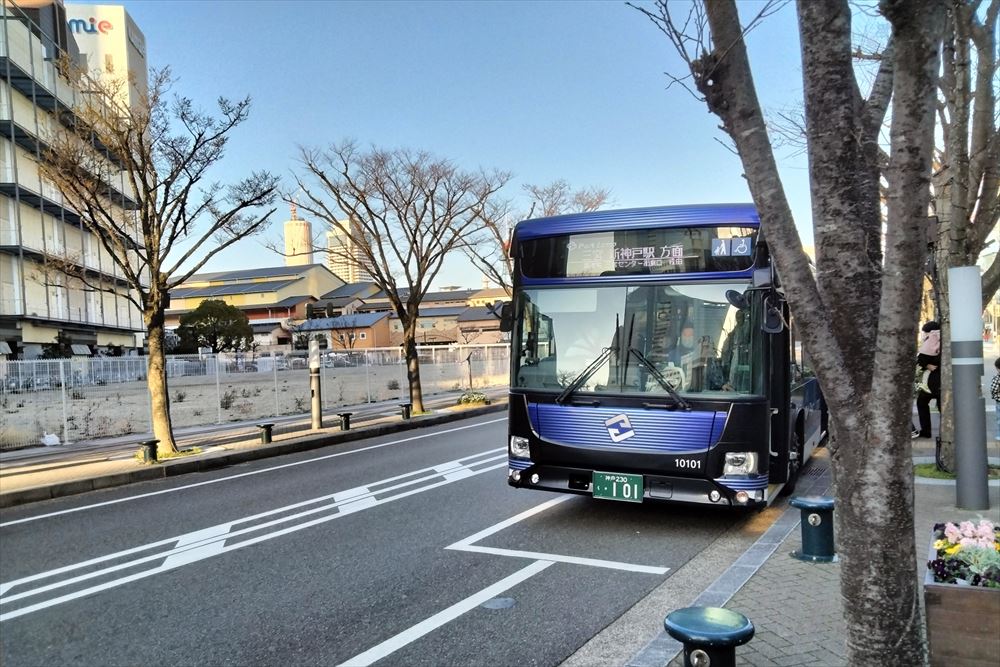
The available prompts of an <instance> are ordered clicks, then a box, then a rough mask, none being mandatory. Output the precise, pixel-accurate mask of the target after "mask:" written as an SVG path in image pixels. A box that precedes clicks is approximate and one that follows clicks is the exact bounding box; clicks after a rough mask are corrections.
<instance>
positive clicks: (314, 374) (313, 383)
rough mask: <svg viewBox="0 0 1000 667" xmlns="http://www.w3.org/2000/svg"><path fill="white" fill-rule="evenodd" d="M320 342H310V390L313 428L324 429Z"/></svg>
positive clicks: (314, 340)
mask: <svg viewBox="0 0 1000 667" xmlns="http://www.w3.org/2000/svg"><path fill="white" fill-rule="evenodd" d="M319 371H320V361H319V341H318V340H316V339H315V338H311V339H310V340H309V389H310V393H311V395H312V428H313V430H314V431H315V430H318V429H321V428H323V388H322V386H321V384H320V373H319Z"/></svg>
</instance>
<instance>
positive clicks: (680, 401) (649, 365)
mask: <svg viewBox="0 0 1000 667" xmlns="http://www.w3.org/2000/svg"><path fill="white" fill-rule="evenodd" d="M628 353H629V355H630V356H631V355H635V358H636V359H638V360H639V363H640V364H642V365H643V366H645V367H646V370H647V371H649V374H650V375H652V376H653V378H654V379H655V380H656V381H657V382H658V383H659V385H660V386H661V387H663V388H664V389H665V390H666V391H667V393H668V394H670V398H672V399H674V400H675V401H677V405H679V406H681V407H682V408H684V409H685V410H690V409H691V404H690V403H688V402H687V401H685V400H684V397H683V396H681V395H680V394H679V393H677V390H676V389H674V386H673V385H672V384H670V382H669V381H668V380H667V378H665V377H663V373H661V372H660V370H659V369H658V368H657V367H656V366H654V365H653V362H651V361H650V360H649V359H647V358H646V355H644V354H643V353H642V352H640V351H639V350H637V349H635V348H634V347H629V348H628Z"/></svg>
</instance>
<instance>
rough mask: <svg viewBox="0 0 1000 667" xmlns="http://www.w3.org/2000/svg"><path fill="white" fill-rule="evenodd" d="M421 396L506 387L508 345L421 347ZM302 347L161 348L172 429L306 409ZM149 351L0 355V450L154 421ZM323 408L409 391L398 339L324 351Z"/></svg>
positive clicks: (102, 434) (138, 429)
mask: <svg viewBox="0 0 1000 667" xmlns="http://www.w3.org/2000/svg"><path fill="white" fill-rule="evenodd" d="M418 352H419V355H420V379H421V387H422V389H423V392H424V394H425V395H430V394H435V393H441V392H445V391H452V390H458V389H468V388H469V387H470V382H471V386H472V387H473V388H476V389H479V388H485V387H498V386H504V385H506V384H507V381H508V372H509V370H508V369H509V348H508V347H507V346H506V345H477V346H462V345H456V346H449V347H419V348H418ZM307 356H308V354H307V353H306V352H294V353H285V354H282V353H276V354H270V355H269V354H267V353H265V354H263V355H261V354H258V355H253V356H251V355H249V354H246V355H237V354H227V353H222V354H217V355H212V354H210V355H178V356H170V357H167V363H166V369H167V377H168V381H167V387H168V392H169V395H170V416H171V418H172V420H173V425H174V428H175V429H176V428H184V427H190V426H204V425H208V424H218V423H224V422H229V421H242V420H250V419H261V418H266V417H276V416H281V415H295V414H304V413H307V412H308V411H309V405H310V403H309V395H310V394H309V369H308V360H307ZM146 363H147V358H146V357H94V358H87V357H81V358H74V359H53V360H32V361H0V449H16V448H20V447H27V446H32V445H38V444H43V441H47V442H48V443H55V442H56V440H55V438H58V442H59V443H70V442H78V441H81V440H94V439H98V438H107V437H114V436H123V435H128V434H130V433H148V432H149V431H150V430H151V428H152V426H151V418H150V401H149V391H148V389H147V386H146V372H147V371H146ZM321 377H322V382H323V385H322V386H323V408H324V410H331V409H334V408H336V407H338V406H342V405H357V404H361V403H372V402H377V401H386V400H403V399H404V398H406V397H407V396H408V395H409V393H408V384H407V380H406V364H405V357H404V356H403V353H402V350H401V349H399V348H380V349H373V350H336V351H325V352H324V353H323V355H322V369H321Z"/></svg>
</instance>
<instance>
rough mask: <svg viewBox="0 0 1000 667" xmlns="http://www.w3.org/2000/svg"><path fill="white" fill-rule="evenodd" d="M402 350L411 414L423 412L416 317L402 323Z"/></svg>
mask: <svg viewBox="0 0 1000 667" xmlns="http://www.w3.org/2000/svg"><path fill="white" fill-rule="evenodd" d="M403 349H404V351H405V353H406V379H407V381H408V383H409V385H410V403H412V404H413V412H414V413H417V412H423V411H424V394H423V390H422V389H421V387H420V357H419V355H418V353H417V316H416V315H415V314H414V315H413V316H412V317H409V318H407V320H406V321H405V322H403Z"/></svg>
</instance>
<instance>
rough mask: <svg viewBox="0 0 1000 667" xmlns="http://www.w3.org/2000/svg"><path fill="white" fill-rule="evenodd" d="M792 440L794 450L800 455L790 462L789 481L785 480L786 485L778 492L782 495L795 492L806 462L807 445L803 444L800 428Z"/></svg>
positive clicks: (795, 431)
mask: <svg viewBox="0 0 1000 667" xmlns="http://www.w3.org/2000/svg"><path fill="white" fill-rule="evenodd" d="M792 442H793V443H794V444H793V445H792V450H793V451H794V452H795V453H796V454H797V455H798V456H797V457H796V459H795V461H794V462H793V461H789V462H788V481H786V482H785V485H784V486H783V487H781V491H780V492H779V493H778V495H779V496H782V497H784V496H790V495H792V494H793V493H795V486H796V484H798V481H799V473H800V472H802V466H803V465H804V464H805V461H803V460H802V457H803V455H804V453H805V447H804V446H803V444H802V433H801V432H800V431H799V429H795V430H794V431H793V432H792Z"/></svg>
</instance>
